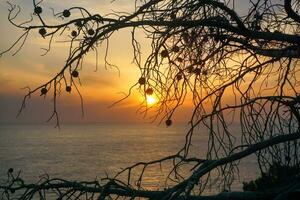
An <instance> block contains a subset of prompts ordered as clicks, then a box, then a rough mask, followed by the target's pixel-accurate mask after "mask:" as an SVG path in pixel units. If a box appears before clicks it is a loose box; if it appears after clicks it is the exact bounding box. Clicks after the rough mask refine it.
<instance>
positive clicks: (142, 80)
mask: <svg viewBox="0 0 300 200" xmlns="http://www.w3.org/2000/svg"><path fill="white" fill-rule="evenodd" d="M138 82H139V84H140V85H145V83H146V79H145V78H144V77H141V78H139V81H138Z"/></svg>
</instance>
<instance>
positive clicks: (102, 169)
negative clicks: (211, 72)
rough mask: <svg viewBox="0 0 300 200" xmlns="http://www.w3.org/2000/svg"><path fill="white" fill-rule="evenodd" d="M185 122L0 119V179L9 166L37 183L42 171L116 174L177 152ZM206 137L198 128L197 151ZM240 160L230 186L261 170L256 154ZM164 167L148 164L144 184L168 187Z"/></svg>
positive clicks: (74, 176) (92, 176)
mask: <svg viewBox="0 0 300 200" xmlns="http://www.w3.org/2000/svg"><path fill="white" fill-rule="evenodd" d="M188 128H189V127H188V125H187V124H175V125H172V126H170V127H166V126H164V125H158V124H156V123H147V124H146V123H145V124H142V123H91V124H63V125H62V126H61V128H60V129H57V128H54V127H53V125H50V124H1V125H0V180H5V179H6V178H7V170H8V169H9V168H13V169H14V171H15V172H21V177H22V178H23V179H24V180H25V181H26V183H35V182H37V181H38V180H39V179H40V178H41V177H42V176H45V175H46V174H47V175H49V176H50V177H52V178H63V179H67V180H72V181H89V180H101V178H105V177H114V176H115V175H116V173H118V172H119V171H121V170H122V169H124V168H125V167H128V166H130V165H133V164H135V163H137V162H147V161H151V160H155V159H160V158H162V157H165V156H168V155H171V154H175V153H177V152H178V151H179V150H180V149H181V148H182V147H183V145H184V143H185V135H186V132H187V130H188ZM198 132H199V131H198ZM207 138H208V137H207V133H206V132H205V131H204V130H203V133H202V132H201V130H200V132H199V133H198V137H196V138H195V142H194V143H193V144H192V145H193V148H194V149H195V151H197V152H198V153H199V155H201V156H205V153H206V150H207ZM162 166H163V167H165V169H163V170H162ZM239 166H240V167H239V176H237V178H236V180H235V181H234V183H233V185H232V190H242V183H243V182H244V181H249V180H251V179H253V178H255V177H257V176H259V172H258V170H257V168H256V166H257V165H256V160H255V159H254V158H251V157H250V158H247V159H245V160H242V161H241V162H240V164H239ZM139 170H141V168H139V169H137V171H136V173H138V172H139ZM168 170H170V165H168V164H162V165H161V166H160V165H156V166H153V167H150V168H149V169H148V170H146V172H145V174H144V177H143V184H144V187H145V188H146V189H152V190H156V189H161V188H162V187H166V181H165V179H166V177H167V174H168V172H169V171H168ZM212 188H213V187H212ZM216 191H217V189H211V191H210V192H212V193H213V192H216Z"/></svg>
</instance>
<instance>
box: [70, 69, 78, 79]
mask: <svg viewBox="0 0 300 200" xmlns="http://www.w3.org/2000/svg"><path fill="white" fill-rule="evenodd" d="M71 75H72V76H73V77H74V78H77V77H78V76H79V73H78V71H76V70H74V71H73V72H72V74H71Z"/></svg>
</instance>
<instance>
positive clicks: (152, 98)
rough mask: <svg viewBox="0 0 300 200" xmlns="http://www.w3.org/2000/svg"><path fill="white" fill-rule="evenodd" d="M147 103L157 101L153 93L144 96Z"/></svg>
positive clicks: (152, 103)
mask: <svg viewBox="0 0 300 200" xmlns="http://www.w3.org/2000/svg"><path fill="white" fill-rule="evenodd" d="M146 100H147V104H148V105H150V106H151V105H154V104H155V103H156V102H157V99H156V98H155V97H154V96H153V95H147V96H146Z"/></svg>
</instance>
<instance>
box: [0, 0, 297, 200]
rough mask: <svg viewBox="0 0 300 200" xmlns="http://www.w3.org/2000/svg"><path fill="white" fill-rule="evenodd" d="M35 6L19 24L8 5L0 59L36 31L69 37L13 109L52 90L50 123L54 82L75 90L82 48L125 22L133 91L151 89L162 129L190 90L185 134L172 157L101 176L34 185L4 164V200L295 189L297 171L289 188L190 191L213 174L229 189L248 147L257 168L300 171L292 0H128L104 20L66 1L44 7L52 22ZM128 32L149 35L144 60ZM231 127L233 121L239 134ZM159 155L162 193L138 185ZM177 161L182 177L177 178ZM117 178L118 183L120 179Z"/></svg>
mask: <svg viewBox="0 0 300 200" xmlns="http://www.w3.org/2000/svg"><path fill="white" fill-rule="evenodd" d="M245 3H246V2H245ZM44 4H46V1H40V2H36V1H35V0H33V9H32V12H33V14H32V16H31V19H30V20H28V21H25V22H22V23H17V22H16V21H17V17H18V15H19V13H20V12H21V9H20V7H18V6H17V5H14V4H11V3H9V16H8V20H9V21H10V22H11V24H13V25H14V26H16V27H17V28H19V29H22V30H23V31H24V33H23V34H22V35H21V36H20V38H19V39H18V40H16V42H15V43H14V44H13V45H12V46H11V47H10V48H9V49H8V50H7V51H4V52H2V53H1V54H0V55H3V54H5V53H7V52H9V51H12V50H13V49H14V48H16V47H17V45H19V48H17V50H16V51H15V53H17V52H19V50H20V49H21V48H22V46H23V45H24V43H25V42H26V39H27V36H28V35H29V34H30V33H31V32H39V34H40V35H41V37H44V38H45V39H47V40H48V41H49V48H48V49H46V52H45V53H47V52H48V51H50V50H51V44H52V41H53V38H55V37H59V35H60V34H64V35H69V38H70V39H69V41H68V44H69V55H68V57H67V58H66V62H65V64H64V66H62V67H61V70H60V71H59V72H58V73H57V75H55V76H54V77H53V78H52V79H50V80H48V81H47V82H45V83H43V84H42V85H40V86H39V87H37V88H34V89H29V92H28V94H27V95H26V96H25V97H24V100H23V103H22V106H21V108H20V112H21V111H22V110H23V109H24V108H25V104H26V101H27V100H28V97H29V96H30V95H32V94H33V93H39V92H40V94H41V95H46V94H47V95H49V94H50V92H51V95H52V96H53V97H54V104H53V105H54V107H53V113H52V116H51V118H55V119H56V122H57V124H58V123H59V119H58V113H57V111H56V103H57V96H58V95H59V94H60V93H61V92H63V88H65V90H66V91H67V92H70V91H71V89H73V88H74V89H75V90H77V91H78V93H79V90H78V88H77V86H76V84H78V78H79V77H80V69H81V68H82V67H84V66H82V62H83V60H84V58H85V56H86V54H88V53H89V52H91V51H96V52H97V48H99V47H100V46H103V45H106V49H108V47H109V40H110V38H111V35H112V34H113V33H114V32H115V31H118V30H120V29H131V33H132V34H131V38H129V39H130V40H131V41H132V48H133V50H134V63H135V64H136V66H137V67H138V68H139V69H140V72H141V76H140V77H137V82H136V84H135V85H134V86H133V87H132V88H139V90H140V92H141V94H142V95H143V96H144V97H145V98H146V95H152V94H155V95H156V96H157V97H158V99H159V103H158V104H159V108H158V109H157V110H156V114H157V115H156V117H157V118H160V119H161V120H165V123H166V125H167V126H170V125H172V123H173V121H172V119H173V115H174V113H175V112H176V111H177V109H178V108H179V107H180V106H181V105H182V104H183V103H184V102H185V101H186V99H187V98H188V97H189V96H191V97H192V102H193V113H192V115H191V117H190V119H188V122H189V124H190V129H189V130H187V133H186V142H185V145H184V146H183V148H182V149H180V150H179V151H178V153H176V154H174V155H169V156H167V157H165V158H162V159H159V160H154V161H150V162H141V163H136V164H135V165H133V166H129V167H127V168H125V169H123V170H122V171H121V172H119V173H118V174H117V175H116V176H115V177H113V178H105V179H103V181H102V182H101V183H100V182H98V181H95V182H71V181H67V180H62V179H51V178H49V177H43V179H41V181H40V182H38V183H36V184H25V183H24V181H23V180H22V179H21V178H20V176H18V175H16V174H15V173H14V172H13V170H12V169H10V171H9V172H8V182H7V184H6V185H4V186H1V187H0V188H2V190H3V194H2V197H3V198H4V199H5V198H7V199H10V198H11V196H12V194H11V193H14V192H15V191H17V190H18V191H19V192H21V196H20V198H21V199H33V198H34V197H35V196H38V197H40V198H42V199H43V198H46V194H45V193H46V191H48V190H51V191H54V192H55V193H56V195H57V197H58V199H69V198H70V199H78V198H80V199H82V198H86V199H94V198H98V199H106V198H107V199H110V198H117V197H130V198H131V199H135V198H139V197H144V198H146V199H210V198H216V199H218V198H220V199H223V198H232V199H241V198H244V199H259V198H260V199H286V198H288V196H289V195H292V194H293V193H295V192H296V191H297V190H298V191H299V188H300V186H299V184H300V183H299V177H298V176H299V172H298V174H297V176H295V177H294V179H293V181H291V182H290V184H294V186H291V185H290V184H287V185H285V186H283V187H281V188H279V189H277V190H272V191H268V192H266V191H260V192H245V193H235V192H224V193H220V194H219V195H217V196H213V197H207V196H201V195H199V194H201V193H202V192H203V191H205V190H206V189H207V188H208V187H209V185H210V184H209V183H210V182H213V181H214V180H218V182H219V183H218V184H220V189H221V190H230V185H231V183H232V182H233V180H234V179H235V177H236V176H237V172H238V167H239V162H238V161H239V160H240V159H242V158H244V157H246V156H248V155H251V154H254V155H255V156H256V158H257V161H258V166H257V167H258V168H259V169H260V171H261V173H262V175H265V174H267V173H268V170H269V169H270V168H271V167H272V166H274V164H279V165H281V166H286V167H296V168H297V167H298V168H299V165H300V163H299V156H300V155H299V150H298V148H299V140H298V139H299V138H300V133H299V127H300V115H299V114H300V113H299V104H300V96H299V92H298V90H299V84H300V82H299V80H298V77H299V69H298V68H299V67H298V62H299V58H300V46H299V45H300V36H299V28H300V26H299V25H300V16H299V14H298V13H299V11H300V4H299V2H298V1H292V0H284V1H278V2H277V1H276V2H275V1H272V0H257V1H250V0H249V2H247V6H248V9H247V11H246V12H242V11H239V10H238V8H237V7H236V6H235V1H234V0H228V1H217V0H198V1H195V0H149V1H146V0H140V1H135V11H134V12H132V13H118V12H114V13H111V14H110V15H105V16H102V15H100V14H92V13H90V12H89V11H88V10H87V9H85V8H83V7H70V8H66V9H65V10H63V11H59V12H58V13H56V11H54V10H53V17H54V18H60V19H62V20H61V21H60V23H58V22H57V23H55V24H53V23H52V22H48V20H47V19H46V18H45V17H44V16H43V12H44ZM138 30H139V31H140V30H142V31H143V32H144V33H145V35H146V36H147V37H148V38H150V39H151V40H152V42H151V50H152V51H151V53H150V54H149V55H148V56H147V59H146V60H145V62H143V61H142V60H141V50H140V43H139V41H138V40H137V39H136V36H135V33H136V32H137V31H138ZM96 62H98V60H97V61H96ZM104 62H105V65H106V66H113V67H115V66H114V65H112V64H110V62H109V61H108V60H107V52H106V56H105V60H104ZM132 88H131V89H132ZM131 89H130V90H129V93H128V95H130V93H131ZM79 95H80V93H79ZM229 97H230V98H231V100H228V99H229ZM121 100H123V99H121ZM145 106H146V108H147V109H148V107H147V105H145ZM236 123H238V124H239V125H240V129H238V132H239V134H238V135H236V134H235V132H236V131H237V130H236V126H235V124H236ZM198 127H201V130H202V131H203V129H206V130H207V133H208V146H207V152H206V156H205V157H204V158H201V157H199V156H200V155H198V154H197V155H192V153H191V150H190V148H191V144H192V142H193V138H194V135H196V134H198V132H199V129H197V128H198ZM167 161H171V162H172V166H171V167H170V170H169V171H170V174H169V176H168V179H170V180H172V181H174V183H173V184H171V185H170V186H169V187H168V188H167V189H165V190H159V191H149V190H144V189H143V184H142V177H143V174H144V172H145V171H146V170H147V169H148V167H149V166H151V165H157V164H162V163H164V162H167ZM183 167H188V168H189V169H191V172H190V173H188V174H186V173H181V170H180V169H181V168H183ZM133 171H134V172H135V177H133V175H132V173H133ZM137 171H138V172H137ZM137 174H138V175H137ZM124 175H125V176H126V179H124V178H121V177H123V176H124ZM133 178H136V179H135V181H133V180H132V179H133ZM133 183H134V184H133ZM291 198H292V197H291Z"/></svg>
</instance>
